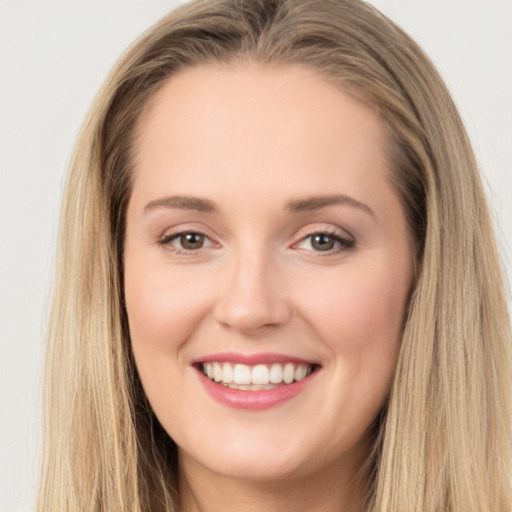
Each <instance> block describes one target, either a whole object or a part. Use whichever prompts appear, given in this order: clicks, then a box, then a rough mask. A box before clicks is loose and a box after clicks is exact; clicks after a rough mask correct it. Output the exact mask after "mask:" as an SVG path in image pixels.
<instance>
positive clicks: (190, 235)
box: [158, 231, 214, 253]
mask: <svg viewBox="0 0 512 512" xmlns="http://www.w3.org/2000/svg"><path fill="white" fill-rule="evenodd" d="M158 243H159V245H163V246H167V247H169V248H170V249H172V250H173V251H175V252H179V253H184V252H193V251H198V250H200V249H204V248H205V247H210V246H213V245H214V243H213V242H212V240H210V238H208V237H207V236H206V235H203V234H202V233H197V232H195V231H187V232H183V233H173V234H172V235H167V236H165V237H163V238H162V239H161V240H159V241H158Z"/></svg>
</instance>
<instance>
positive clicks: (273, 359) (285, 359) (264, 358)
mask: <svg viewBox="0 0 512 512" xmlns="http://www.w3.org/2000/svg"><path fill="white" fill-rule="evenodd" d="M213 362H225V363H234V364H236V363H238V364H245V365H247V366H254V365H256V364H273V363H296V364H310V365H315V364H316V365H318V363H317V362H316V361H311V360H307V359H303V358H300V357H295V356H290V355H286V354H277V353H273V352H262V353H259V354H242V353H238V352H222V353H216V354H208V355H205V356H203V357H199V358H197V359H194V360H193V361H192V364H199V363H213Z"/></svg>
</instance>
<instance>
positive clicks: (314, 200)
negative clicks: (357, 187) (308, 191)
mask: <svg viewBox="0 0 512 512" xmlns="http://www.w3.org/2000/svg"><path fill="white" fill-rule="evenodd" d="M333 205H344V206H351V207H353V208H358V209H360V210H363V211H364V212H366V213H369V214H370V215H372V216H373V217H375V213H373V210H372V209H371V208H370V207H369V206H367V205H366V204H364V203H361V201H358V200H357V199H354V198H353V197H350V196H346V195H344V194H334V195H327V196H313V197H306V198H303V199H294V200H292V201H289V202H288V203H287V205H286V208H287V210H291V211H295V212H303V211H311V210H319V209H321V208H326V207H327V206H333Z"/></svg>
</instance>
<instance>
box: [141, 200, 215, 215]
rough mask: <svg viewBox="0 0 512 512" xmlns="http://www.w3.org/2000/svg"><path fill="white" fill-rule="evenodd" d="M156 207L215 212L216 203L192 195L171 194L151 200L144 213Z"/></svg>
mask: <svg viewBox="0 0 512 512" xmlns="http://www.w3.org/2000/svg"><path fill="white" fill-rule="evenodd" d="M156 208H178V209H182V210H196V211H198V212H206V213H213V212H215V211H216V208H215V204H214V203H212V202H211V201H208V199H201V198H199V197H190V196H170V197H162V198H160V199H155V200H154V201H150V202H149V203H148V204H147V205H146V206H145V207H144V213H147V212H149V211H151V210H155V209H156Z"/></svg>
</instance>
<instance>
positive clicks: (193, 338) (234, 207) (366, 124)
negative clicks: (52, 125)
mask: <svg viewBox="0 0 512 512" xmlns="http://www.w3.org/2000/svg"><path fill="white" fill-rule="evenodd" d="M140 128H141V132H140V133H141V136H140V140H139V145H138V153H137V155H136V162H135V169H134V187H133V194H132V197H131V199H130V203H129V208H128V216H127V232H126V246H125V287H126V303H127V310H128V317H129V325H130V333H131V340H132V347H133V352H134V356H135V361H136V364H137V368H138V370H139V373H140V376H141V379H142V383H143V386H144V389H145V391H146V394H147V396H148V398H149V400H150V402H151V405H152V407H153V409H154V411H155V413H156V415H157V416H158V418H159V420H160V422H161V423H162V425H163V427H164V428H165V429H166V431H167V432H168V433H169V434H170V435H171V437H172V438H173V439H174V440H175V441H176V443H177V444H178V447H179V452H180V463H181V465H182V469H183V470H184V471H185V472H186V473H187V475H188V476H189V477H190V478H191V479H193V478H194V475H202V477H203V478H207V479H208V478H209V479H211V480H212V481H214V479H215V478H218V477H219V475H220V476H222V478H223V479H231V480H233V481H235V480H239V479H244V480H246V481H255V482H256V481H257V482H265V481H270V480H273V481H283V482H284V481H287V480H292V479H296V478H306V477H307V478H311V479H313V478H314V477H315V476H319V475H322V473H323V472H326V471H327V470H328V471H329V473H330V474H333V472H334V473H335V474H339V475H344V477H345V478H347V479H349V478H350V477H351V476H353V475H354V473H355V471H357V469H359V465H360V463H361V460H362V459H364V457H365V456H366V453H367V447H366V445H365V443H364V441H365V433H366V430H367V428H368V427H369V425H370V424H371V423H372V421H373V420H374V418H375V417H376V415H377V413H378V411H379V410H380V408H381V406H382V404H383V401H384V399H385V397H386V394H387V392H388V390H389V386H390V382H391V378H392V373H393V370H394V367H395V363H396V357H397V351H398V347H399V343H400V334H401V328H402V324H403V319H404V313H405V308H406V305H407V300H408V295H409V291H410V287H411V283H412V255H411V252H410V250H409V246H408V239H407V228H406V223H405V218H404V215H403V212H402V209H401V206H400V203H399V200H398V198H397V195H396V194H395V192H394V190H393V188H392V186H391V184H390V179H389V177H390V173H391V168H390V164H389V162H388V160H387V158H386V156H385V147H384V144H385V142H384V127H383V123H382V121H381V120H380V119H379V118H378V116H377V115H376V114H375V113H374V112H373V111H372V110H371V109H370V108H369V107H368V106H366V105H365V104H363V103H362V102H360V101H358V100H356V99H355V98H353V97H352V96H350V95H348V94H346V93H345V92H343V91H342V90H340V89H339V88H338V87H337V86H335V85H333V84H331V83H329V82H327V81H325V79H322V78H321V77H320V76H319V75H318V74H316V73H315V72H313V71H310V70H308V69H305V68H302V67H298V66H297V67H293V66H290V67H277V68H276V67H274V68H268V67H264V66H259V65H249V64H236V65H235V64H231V65H227V66H214V65H210V66H204V67H198V68H193V69H190V70H185V71H183V72H181V73H180V74H178V75H176V76H174V77H172V78H171V79H170V80H169V81H168V82H167V83H166V84H165V85H164V87H163V88H162V89H161V90H160V91H159V92H158V94H157V96H156V98H155V100H154V102H153V104H152V106H151V108H150V109H149V111H148V112H147V113H146V114H144V117H143V118H142V119H141V120H140ZM330 194H344V195H347V196H349V197H351V198H354V199H356V200H357V201H360V202H361V203H364V204H365V205H367V206H368V207H369V208H370V209H371V211H372V212H373V214H370V213H368V212H367V211H364V210H362V209H360V208H356V207H354V206H351V205H331V206H328V207H325V208H320V209H314V210H311V211H300V212H296V211H292V212H291V211H289V210H288V209H287V208H286V205H287V203H288V202H289V201H291V200H295V199H298V198H304V197H310V196H323V195H330ZM171 195H172V196H192V197H198V198H202V199H207V200H208V201H211V202H212V203H214V205H215V208H216V210H215V212H204V211H203V212H200V211H195V210H190V209H183V208H166V207H162V208H154V209H152V210H150V211H144V208H145V206H146V205H147V204H148V203H149V202H150V201H154V200H155V199H158V198H161V197H165V196H171ZM187 230H188V232H199V233H202V234H203V235H205V241H206V242H205V243H204V244H203V246H202V247H200V248H199V249H195V248H194V249H189V250H188V252H187V250H185V249H183V247H180V246H179V238H178V239H177V238H174V239H173V240H172V241H171V242H169V241H168V240H169V236H170V235H172V234H175V233H179V232H182V231H185V232H186V231H187ZM313 232H327V233H335V234H336V235H337V236H340V237H345V238H347V237H348V238H350V239H351V240H353V241H354V246H353V247H348V246H347V247H344V246H343V245H340V244H339V243H336V244H335V248H334V249H333V250H331V251H325V252H323V251H319V250H315V248H314V247H313V246H312V244H311V238H308V237H309V236H310V235H311V233H313ZM165 236H167V242H166V244H159V243H158V241H159V240H162V239H163V238H165ZM177 251H178V252H177ZM217 352H241V353H247V354H254V353H259V352H277V353H280V354H287V355H290V356H294V357H300V358H303V359H306V360H310V361H315V362H317V363H318V364H319V365H321V369H320V371H319V373H318V374H317V376H316V377H315V379H314V381H312V382H311V384H310V385H309V386H307V387H306V388H305V389H304V391H303V392H302V393H300V394H299V395H298V396H296V397H294V398H293V399H291V400H288V401H286V402H284V403H283V404H281V405H279V406H277V407H273V408H271V409H268V410H263V411H244V410H239V409H233V408H230V407H227V406H226V405H222V404H219V403H218V402H216V401H214V400H212V398H211V397H210V396H209V395H208V394H207V393H206V392H205V390H204V389H203V386H202V385H201V384H200V382H199V379H198V374H197V371H196V370H195V369H194V368H193V367H192V366H191V361H192V360H194V359H197V358H200V357H201V356H204V355H206V354H211V353H217ZM334 495H336V493H335V492H333V496H334Z"/></svg>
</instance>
